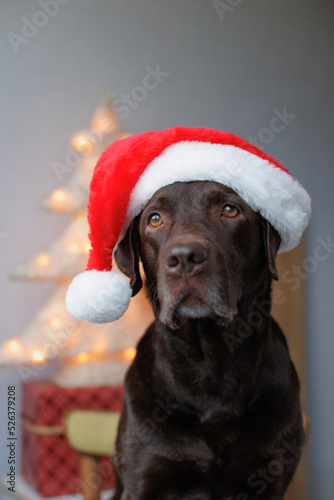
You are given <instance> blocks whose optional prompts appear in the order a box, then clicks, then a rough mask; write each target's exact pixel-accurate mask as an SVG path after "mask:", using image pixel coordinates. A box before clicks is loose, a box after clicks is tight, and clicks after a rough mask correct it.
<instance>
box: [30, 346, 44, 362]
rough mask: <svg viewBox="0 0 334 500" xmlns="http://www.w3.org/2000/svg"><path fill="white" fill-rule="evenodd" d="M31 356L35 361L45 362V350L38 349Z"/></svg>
mask: <svg viewBox="0 0 334 500" xmlns="http://www.w3.org/2000/svg"><path fill="white" fill-rule="evenodd" d="M31 358H32V360H33V361H34V362H35V363H43V362H44V361H45V356H44V354H43V352H42V351H40V350H38V349H36V350H35V351H33V352H32V354H31Z"/></svg>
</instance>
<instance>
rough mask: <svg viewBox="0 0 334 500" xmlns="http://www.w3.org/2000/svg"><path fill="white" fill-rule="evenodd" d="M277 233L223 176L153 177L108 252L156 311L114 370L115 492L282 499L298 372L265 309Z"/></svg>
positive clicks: (297, 442) (299, 441)
mask: <svg viewBox="0 0 334 500" xmlns="http://www.w3.org/2000/svg"><path fill="white" fill-rule="evenodd" d="M279 245H280V237H279V235H278V233H277V232H276V230H275V229H273V227H271V225H270V224H269V223H268V222H266V221H265V220H264V219H263V218H262V217H261V215H260V214H258V213H256V212H254V211H253V210H252V209H251V208H250V207H249V206H248V205H247V204H246V203H245V201H244V200H243V199H242V198H240V196H238V195H237V194H236V192H235V191H233V190H232V189H230V188H228V187H226V186H223V185H221V184H218V183H216V182H211V181H194V182H177V183H174V184H172V185H169V186H166V187H163V188H161V189H160V190H159V191H157V192H156V193H155V194H154V196H153V197H152V198H151V200H150V201H149V203H148V204H147V205H146V207H145V209H144V210H143V212H142V213H141V214H140V216H138V217H137V218H136V219H135V220H134V222H133V223H132V225H131V227H130V228H129V230H128V232H127V234H126V237H125V238H124V239H123V241H122V242H121V243H120V245H119V247H118V249H117V251H116V254H115V258H116V261H117V264H118V266H119V268H120V269H121V270H122V271H123V272H124V273H125V274H126V275H127V276H128V277H130V279H131V285H132V287H133V289H134V293H136V292H138V290H139V289H140V287H141V278H140V273H139V260H141V261H142V263H143V268H144V271H145V274H146V286H147V292H148V296H149V299H150V301H151V303H152V306H153V309H154V312H155V317H156V319H155V321H154V323H153V324H152V325H151V326H150V327H149V328H148V330H147V331H146V333H145V334H144V336H143V337H142V339H141V340H140V342H139V344H138V349H137V355H136V357H135V359H134V361H133V363H132V365H131V367H130V368H129V370H128V373H127V376H126V380H125V398H124V407H123V411H122V415H121V420H120V424H119V430H118V437H117V444H116V454H115V470H116V476H117V487H116V493H115V495H114V500H118V499H121V500H172V499H173V500H177V499H189V500H190V499H192V500H195V499H196V500H213V499H215V500H216V499H217V500H249V499H268V500H269V499H271V500H272V499H276V500H278V499H283V497H284V492H285V490H286V488H287V485H288V483H289V482H290V480H291V478H292V476H293V474H294V471H295V468H296V466H297V463H298V461H299V458H300V455H301V450H302V447H303V443H304V432H303V426H302V417H301V410H300V403H299V382H298V378H297V374H296V371H295V369H294V366H293V364H292V362H291V359H290V357H289V351H288V347H287V344H286V341H285V338H284V335H283V333H282V331H281V330H280V328H279V326H278V325H277V323H276V322H275V321H274V320H273V318H272V317H271V316H270V293H271V280H272V279H277V270H276V264H275V260H276V253H277V250H278V247H279Z"/></svg>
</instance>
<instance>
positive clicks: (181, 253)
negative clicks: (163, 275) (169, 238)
mask: <svg viewBox="0 0 334 500" xmlns="http://www.w3.org/2000/svg"><path fill="white" fill-rule="evenodd" d="M207 258H208V252H207V250H206V248H204V246H203V245H201V244H199V243H187V244H184V245H177V246H174V247H173V248H172V249H171V250H170V251H169V254H168V255H167V259H166V267H167V270H168V272H169V273H171V274H184V273H185V274H188V275H191V274H193V273H195V272H197V271H199V270H200V269H201V268H202V267H203V265H204V263H205V262H206V260H207Z"/></svg>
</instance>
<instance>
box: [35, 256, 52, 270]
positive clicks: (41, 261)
mask: <svg viewBox="0 0 334 500" xmlns="http://www.w3.org/2000/svg"><path fill="white" fill-rule="evenodd" d="M36 260H37V264H38V265H39V266H43V267H45V266H47V265H49V264H50V257H49V256H48V255H47V254H46V253H40V254H39V255H38V256H37V259H36Z"/></svg>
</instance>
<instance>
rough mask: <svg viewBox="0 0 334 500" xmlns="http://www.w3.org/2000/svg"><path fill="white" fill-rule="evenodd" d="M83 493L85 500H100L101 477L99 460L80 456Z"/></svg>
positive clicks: (88, 456) (90, 456)
mask: <svg viewBox="0 0 334 500" xmlns="http://www.w3.org/2000/svg"><path fill="white" fill-rule="evenodd" d="M80 479H81V491H82V496H83V499H84V500H100V494H101V475H100V472H99V463H98V458H97V457H94V456H92V455H80Z"/></svg>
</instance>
